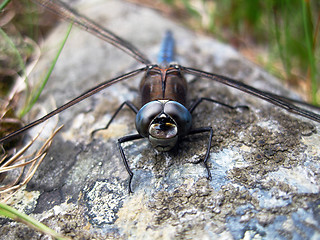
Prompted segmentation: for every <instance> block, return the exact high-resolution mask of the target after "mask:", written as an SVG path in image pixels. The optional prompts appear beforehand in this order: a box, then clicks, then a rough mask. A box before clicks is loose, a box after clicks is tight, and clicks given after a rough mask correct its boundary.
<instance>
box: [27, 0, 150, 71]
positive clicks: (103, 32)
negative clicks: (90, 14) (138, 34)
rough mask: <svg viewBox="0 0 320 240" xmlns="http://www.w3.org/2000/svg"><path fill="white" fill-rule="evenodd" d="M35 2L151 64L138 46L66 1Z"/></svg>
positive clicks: (39, 0)
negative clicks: (77, 10)
mask: <svg viewBox="0 0 320 240" xmlns="http://www.w3.org/2000/svg"><path fill="white" fill-rule="evenodd" d="M33 1H34V2H36V3H38V4H40V5H41V6H43V7H45V8H47V9H49V10H50V11H52V12H54V13H55V14H57V15H58V16H60V17H61V18H63V19H65V20H67V21H70V22H72V23H74V24H76V25H77V26H79V27H80V28H82V29H84V30H86V31H87V32H90V33H92V34H93V35H95V36H97V37H99V38H101V39H102V40H104V41H106V42H108V43H110V44H112V45H113V46H115V47H116V48H119V49H121V50H122V51H124V52H125V53H127V54H128V55H130V56H131V57H133V58H135V59H136V60H137V61H139V62H141V63H143V64H146V65H147V64H150V60H149V59H148V58H147V57H146V56H145V55H144V54H142V53H141V52H140V51H139V50H138V49H137V48H136V47H134V46H133V45H132V44H131V43H129V42H127V41H126V40H124V39H122V38H120V37H118V36H117V35H115V34H114V33H112V32H110V31H108V30H107V29H105V28H103V27H102V26H100V25H99V24H97V23H95V22H93V21H92V20H90V19H88V18H86V17H85V16H82V15H80V14H79V13H77V12H76V11H75V10H73V9H71V8H70V7H69V6H68V5H66V4H65V3H63V2H61V1H59V0H33Z"/></svg>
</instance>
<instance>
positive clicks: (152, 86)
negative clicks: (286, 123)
mask: <svg viewBox="0 0 320 240" xmlns="http://www.w3.org/2000/svg"><path fill="white" fill-rule="evenodd" d="M34 1H35V2H36V3H38V4H40V5H42V6H44V7H45V8H47V9H49V10H51V11H52V12H54V13H56V14H57V15H59V16H60V17H61V18H63V19H65V20H67V21H70V22H73V23H74V24H75V25H77V26H79V27H80V28H82V29H84V30H86V31H88V32H90V33H92V34H93V35H95V36H97V37H99V38H101V39H102V40H104V41H106V42H108V43H110V44H112V45H114V46H115V47H116V48H119V49H121V50H122V51H124V52H125V53H127V54H128V55H129V56H131V57H133V58H134V59H136V60H137V61H138V62H140V63H141V64H143V65H144V66H143V67H141V68H139V69H136V70H133V71H130V72H128V73H126V74H123V75H121V76H117V77H115V78H113V79H110V80H108V81H105V82H103V83H101V84H99V85H98V86H96V87H94V88H92V89H89V90H88V91H86V92H84V93H83V94H81V95H80V96H78V97H76V98H74V99H73V100H71V101H69V102H67V103H65V104H64V105H62V106H60V107H58V108H57V109H55V110H54V111H52V112H50V113H49V114H47V115H45V116H43V117H41V118H40V119H38V120H36V121H34V122H31V123H29V124H27V125H26V126H24V127H22V128H21V129H19V130H17V131H15V132H13V133H10V134H8V135H7V136H5V137H3V138H1V139H0V144H3V143H4V142H5V141H7V140H9V139H11V138H14V137H16V136H18V135H19V134H21V133H23V132H25V131H27V130H28V129H30V128H32V127H34V126H36V125H38V124H40V123H42V122H44V121H46V120H48V119H49V118H51V117H53V116H54V115H56V114H58V113H60V112H62V111H64V110H66V109H67V108H69V107H71V106H73V105H75V104H77V103H79V102H80V101H82V100H84V99H86V98H88V97H90V96H92V95H94V94H96V93H98V92H100V91H102V90H103V89H106V88H108V87H110V86H111V85H113V84H115V83H118V82H120V81H124V80H127V79H130V78H132V77H134V76H136V75H138V74H142V73H144V76H143V78H142V81H141V83H140V95H141V106H140V107H136V106H135V105H134V104H133V103H131V102H129V101H126V102H124V103H123V104H121V105H120V106H119V108H118V109H117V111H116V112H115V113H114V115H113V116H112V118H111V119H110V121H109V123H108V124H107V125H106V127H105V128H103V129H107V128H108V127H109V125H110V123H111V122H112V121H113V120H114V118H115V117H116V116H117V114H118V113H119V112H120V111H121V109H123V107H125V106H127V107H129V108H130V109H131V110H132V111H133V112H134V113H135V114H136V120H135V122H136V129H137V133H136V134H132V135H128V136H124V137H122V138H120V139H118V147H119V151H120V154H121V158H122V160H123V163H124V165H125V167H126V170H127V172H128V174H129V176H130V177H129V184H128V185H129V187H128V188H129V192H132V188H131V181H132V178H133V172H132V171H131V169H130V167H129V164H128V161H127V158H126V156H125V154H124V151H123V148H122V146H121V145H122V143H124V142H128V141H134V140H137V139H141V138H147V139H148V140H149V142H150V143H151V145H152V146H153V147H154V148H155V149H157V150H158V151H164V152H165V151H170V150H171V149H172V148H174V147H175V146H176V145H177V143H178V142H179V141H180V140H181V139H183V138H184V137H186V136H188V135H191V134H198V133H208V135H209V137H208V143H207V149H206V154H205V157H204V159H203V163H204V166H205V168H206V170H207V175H208V179H210V178H211V173H210V169H209V167H208V165H207V160H208V158H209V154H210V147H211V140H212V136H213V130H212V127H200V128H193V127H192V113H193V111H194V110H195V109H196V107H197V106H198V105H199V104H200V103H201V102H203V101H209V102H214V103H217V104H220V105H222V106H224V107H227V108H230V109H236V108H245V109H247V107H246V106H230V105H227V104H224V103H222V102H218V101H216V100H214V99H210V98H199V99H198V100H196V101H194V102H193V103H192V104H188V102H187V82H186V80H185V77H184V76H185V75H187V74H189V75H193V76H195V77H199V78H204V79H208V80H212V81H216V82H219V83H221V84H224V85H227V86H230V87H233V88H236V89H238V90H241V91H243V92H245V93H248V94H251V95H253V96H255V97H257V98H260V99H263V100H265V101H268V102H270V103H272V104H274V105H276V106H278V107H280V108H283V109H285V110H287V111H289V112H291V113H294V114H297V115H300V116H303V117H305V118H308V119H311V120H313V121H316V122H320V115H318V114H316V113H314V112H311V111H309V110H306V109H305V108H302V107H299V106H297V104H295V103H294V101H293V100H291V99H287V98H284V97H282V96H278V95H275V94H272V93H269V92H266V91H262V90H259V89H256V88H254V87H251V86H249V85H247V84H245V83H242V82H240V81H237V80H235V79H231V78H228V77H226V76H223V75H218V74H215V73H210V72H205V71H202V70H199V69H195V68H192V67H185V66H181V65H179V64H178V63H175V62H174V60H175V59H174V38H173V34H172V32H170V31H167V32H166V35H165V37H164V40H163V43H162V47H161V51H160V53H159V57H158V64H153V63H152V62H151V61H150V60H149V59H148V58H147V57H146V56H145V55H144V54H143V53H141V52H140V51H139V50H138V49H137V48H136V47H134V46H133V45H132V44H131V43H129V42H128V41H126V40H124V39H122V38H120V37H119V36H117V35H116V34H114V33H113V32H111V31H109V30H107V29H105V28H103V27H102V26H99V25H98V24H97V23H95V22H93V21H92V20H90V19H88V18H86V17H84V16H82V15H80V14H79V13H77V12H76V11H75V10H73V9H71V8H70V7H69V6H67V5H66V4H65V3H63V2H61V1H58V0H34ZM300 104H305V103H300ZM99 130H100V129H97V130H95V131H93V132H92V135H94V134H95V132H97V131H99Z"/></svg>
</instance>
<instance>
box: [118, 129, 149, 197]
mask: <svg viewBox="0 0 320 240" xmlns="http://www.w3.org/2000/svg"><path fill="white" fill-rule="evenodd" d="M141 138H143V137H142V136H141V135H140V134H132V135H128V136H124V137H122V138H119V139H118V147H119V151H120V154H121V158H122V161H123V164H124V166H125V167H126V169H127V172H128V173H129V175H130V178H129V193H133V192H132V189H131V181H132V178H133V172H132V171H131V169H130V167H129V164H128V161H127V158H126V155H125V154H124V151H123V148H122V147H121V143H124V142H129V141H133V140H138V139H141Z"/></svg>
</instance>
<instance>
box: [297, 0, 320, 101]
mask: <svg viewBox="0 0 320 240" xmlns="http://www.w3.org/2000/svg"><path fill="white" fill-rule="evenodd" d="M301 4H302V18H303V27H304V33H305V36H306V50H307V54H308V61H309V69H310V79H311V99H312V103H314V104H317V85H318V84H317V79H316V76H317V68H316V60H315V56H314V54H313V37H312V35H313V34H312V27H311V26H310V23H309V22H310V21H309V20H310V16H309V14H310V11H309V10H310V9H309V8H310V5H307V4H308V3H307V2H306V1H301Z"/></svg>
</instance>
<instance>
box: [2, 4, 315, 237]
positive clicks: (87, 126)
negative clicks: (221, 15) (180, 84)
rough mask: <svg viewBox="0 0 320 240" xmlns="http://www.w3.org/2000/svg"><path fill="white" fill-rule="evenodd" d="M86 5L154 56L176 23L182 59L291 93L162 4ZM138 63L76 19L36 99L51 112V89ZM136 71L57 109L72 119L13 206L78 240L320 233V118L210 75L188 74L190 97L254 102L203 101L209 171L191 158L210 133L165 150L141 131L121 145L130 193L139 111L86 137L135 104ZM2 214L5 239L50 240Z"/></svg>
mask: <svg viewBox="0 0 320 240" xmlns="http://www.w3.org/2000/svg"><path fill="white" fill-rule="evenodd" d="M78 8H79V9H80V10H79V11H80V12H81V13H83V14H85V15H86V16H89V17H90V18H92V19H94V20H95V21H97V22H99V24H101V25H103V26H105V27H106V28H107V29H110V30H112V31H114V32H115V33H116V34H118V35H119V36H121V37H123V38H124V39H126V40H128V41H130V42H131V43H133V44H134V45H135V46H137V47H138V48H139V49H141V51H143V53H145V54H146V55H147V56H149V57H150V59H151V60H152V61H155V59H156V54H157V51H158V49H159V46H160V42H161V39H162V37H163V35H164V33H165V31H166V30H167V29H171V30H172V31H173V32H174V36H175V39H176V41H177V46H176V49H177V55H178V62H179V63H180V64H181V65H184V66H190V67H194V68H198V69H202V70H205V71H210V72H215V73H218V74H223V75H227V76H230V77H232V78H235V79H239V80H240V81H243V82H245V83H247V84H249V85H252V86H255V87H257V88H260V89H262V90H268V91H273V92H274V93H277V94H285V95H287V96H291V97H292V96H295V95H294V93H290V92H289V91H287V90H285V89H284V88H283V87H282V85H281V83H279V82H278V80H277V79H275V78H273V77H271V76H270V75H268V74H267V73H266V72H264V71H263V70H262V69H260V68H258V67H257V66H255V65H254V64H252V63H250V62H248V61H247V60H245V59H244V57H242V56H241V55H240V54H239V53H238V52H237V51H236V50H234V49H233V48H232V47H230V46H228V45H226V44H223V43H220V42H218V41H216V40H214V39H211V38H208V37H205V36H202V35H199V34H195V33H193V32H191V31H189V30H187V29H185V28H184V27H182V26H181V25H179V24H178V23H174V22H172V21H170V20H168V19H166V18H164V17H162V16H161V15H159V14H158V13H157V12H156V11H154V10H151V9H147V8H143V7H140V6H137V5H133V4H130V3H127V2H123V1H119V0H118V1H116V0H110V1H100V0H96V1H90V3H89V2H87V3H85V4H84V3H82V4H80V5H79V6H78ZM67 27H68V23H65V22H63V23H61V24H60V25H59V26H57V28H56V29H55V30H54V31H53V32H52V34H51V35H50V36H49V37H48V39H47V40H46V41H45V43H44V44H43V46H42V49H43V57H42V60H41V61H40V62H39V64H38V69H37V70H36V71H35V72H34V75H33V77H34V78H38V77H39V76H40V75H41V73H42V72H43V71H45V70H44V69H47V68H48V66H49V65H50V62H51V59H52V58H53V56H54V54H55V53H56V51H57V47H58V46H59V43H60V42H61V41H62V39H63V37H64V36H65V34H66V29H67ZM138 67H141V64H139V63H137V62H136V61H135V60H134V59H132V58H130V57H129V56H127V55H126V54H125V53H122V52H121V51H119V50H117V49H115V48H114V47H113V46H110V45H109V44H107V43H105V42H103V41H101V40H99V39H97V38H96V37H94V36H92V35H90V34H89V33H86V32H84V31H82V30H80V29H78V28H76V27H74V28H73V29H72V32H71V35H70V37H69V39H68V41H67V44H66V46H65V47H64V50H63V52H62V54H61V56H60V57H59V60H58V63H57V66H56V68H55V70H54V72H53V74H52V76H51V78H50V82H49V83H48V85H47V86H46V90H45V92H44V94H43V95H42V97H41V99H40V105H41V106H42V107H44V108H46V109H48V108H49V106H52V103H51V97H53V98H54V99H55V101H56V104H57V105H58V106H60V105H61V104H63V103H65V102H66V101H68V100H71V99H72V98H74V97H76V96H78V95H79V94H80V93H82V92H84V91H86V90H87V89H90V88H92V87H94V86H95V85H97V84H98V83H100V82H102V81H105V80H107V79H111V78H113V77H116V76H118V75H121V74H123V73H126V72H129V71H130V70H133V69H136V68H138ZM140 79H141V77H136V78H134V79H131V80H126V81H124V82H121V83H117V84H115V85H113V86H112V87H110V88H108V89H106V90H104V91H103V92H102V93H98V94H96V95H94V96H93V97H91V98H89V99H87V100H85V101H83V102H81V103H79V104H77V106H74V107H72V108H70V109H68V110H66V111H64V112H63V113H62V114H60V116H59V118H60V122H61V123H63V124H65V127H64V128H63V130H62V132H61V133H60V134H58V135H57V136H56V137H55V140H54V142H53V145H52V147H51V149H50V151H49V154H48V156H47V157H46V158H45V160H44V162H43V163H42V165H41V166H40V168H39V169H38V171H37V173H36V174H35V176H34V178H33V179H32V180H31V181H30V183H29V184H28V185H27V187H26V189H23V190H21V191H19V193H18V194H17V195H16V196H15V198H14V199H12V200H11V203H10V204H11V205H12V206H14V207H16V208H19V209H20V210H21V211H24V212H26V213H28V214H30V215H31V216H33V217H34V218H36V219H38V220H40V221H41V222H43V223H45V224H47V225H48V226H49V227H51V228H53V229H55V230H56V231H58V232H61V233H62V234H64V235H66V236H70V237H74V239H142V238H143V239H188V238H189V239H232V238H233V239H244V238H245V239H253V238H255V239H291V238H295V239H311V238H314V239H316V238H319V234H320V230H319V225H320V217H319V216H320V215H319V204H320V200H319V187H320V180H319V173H320V172H319V169H320V164H319V153H320V147H319V146H320V144H319V140H320V135H319V134H318V133H317V131H319V124H318V123H315V122H312V121H310V120H307V119H304V118H301V117H297V116H295V115H293V114H288V113H287V112H285V111H284V110H281V109H279V108H277V107H275V106H273V105H271V104H269V103H266V102H263V101H262V100H260V99H257V98H255V97H253V96H250V95H247V94H245V93H242V92H239V91H237V90H233V89H230V88H228V87H225V86H222V85H221V84H219V83H215V82H213V81H208V80H201V79H195V78H194V77H188V81H189V82H190V96H189V98H190V100H192V99H196V98H198V97H211V98H214V99H217V100H219V101H222V102H224V103H227V104H230V105H233V106H235V105H247V106H248V107H249V110H229V109H226V108H225V107H223V106H221V105H217V104H212V103H209V102H204V103H202V104H201V105H200V106H199V107H198V108H197V110H196V111H195V113H194V114H193V117H194V118H193V123H194V126H198V127H199V126H212V127H213V130H214V136H213V144H212V148H211V151H210V159H209V167H210V171H211V174H212V180H211V181H209V180H207V178H206V177H207V174H206V170H205V168H204V166H203V165H202V164H195V163H198V162H201V159H203V157H204V155H205V152H206V144H207V140H208V135H207V134H199V135H193V136H190V137H187V138H186V139H185V140H184V141H182V142H181V143H180V144H179V146H178V148H177V149H174V150H173V151H171V152H169V153H158V152H156V151H155V150H152V148H151V146H150V145H149V143H148V142H147V140H139V141H134V142H128V143H126V144H124V149H125V153H126V155H127V157H128V161H129V165H130V167H131V169H132V171H133V173H134V178H133V183H132V187H133V191H134V193H133V194H131V195H129V194H128V177H129V176H128V174H127V171H126V169H125V167H124V166H123V163H122V160H121V158H120V154H119V152H118V149H117V145H116V143H117V139H118V138H120V137H122V136H124V135H127V134H131V133H135V127H134V114H133V113H132V112H131V111H128V110H123V111H122V112H121V114H120V115H119V116H118V117H117V118H116V119H115V121H114V122H113V123H112V124H111V125H110V128H109V129H108V130H106V131H101V132H100V133H99V134H97V136H96V137H95V138H94V139H91V138H90V134H91V132H92V131H93V130H94V129H97V128H99V127H103V126H105V125H106V123H107V122H108V120H109V119H110V117H111V116H112V114H113V113H114V112H115V110H116V109H117V107H118V106H119V105H120V104H121V103H122V102H123V101H125V100H131V101H133V102H134V103H135V104H136V105H139V98H138V91H137V88H138V86H139V81H140ZM49 125H50V124H49ZM33 131H36V130H33ZM30 132H31V131H30ZM27 195H28V196H29V198H28V200H26V199H27V198H26V196H27ZM30 196H31V197H30ZM2 222H3V224H2V226H1V227H0V229H1V230H0V231H1V232H0V234H1V235H2V236H6V239H26V238H28V239H43V238H44V236H43V235H41V234H39V233H37V232H35V231H33V230H30V229H29V228H28V227H26V226H25V225H22V224H16V223H14V222H11V221H5V220H3V221H2Z"/></svg>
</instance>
